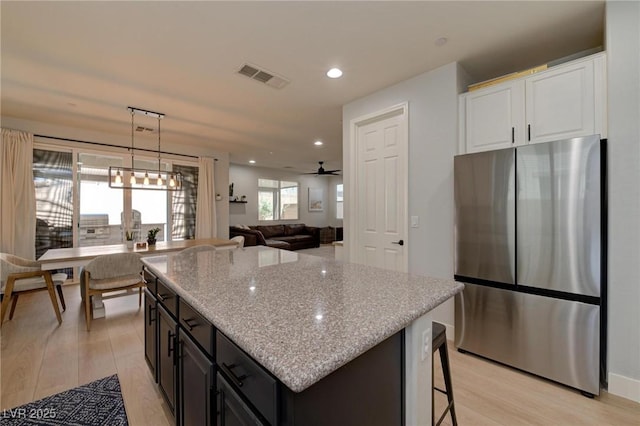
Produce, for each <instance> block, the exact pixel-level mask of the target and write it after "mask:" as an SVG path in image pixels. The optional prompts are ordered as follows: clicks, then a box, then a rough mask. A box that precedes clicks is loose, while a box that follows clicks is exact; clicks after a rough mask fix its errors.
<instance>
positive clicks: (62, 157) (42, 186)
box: [33, 149, 73, 259]
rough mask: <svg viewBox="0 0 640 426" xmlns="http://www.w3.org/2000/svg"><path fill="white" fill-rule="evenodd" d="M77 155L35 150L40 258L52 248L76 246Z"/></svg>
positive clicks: (38, 251)
mask: <svg viewBox="0 0 640 426" xmlns="http://www.w3.org/2000/svg"><path fill="white" fill-rule="evenodd" d="M72 161H73V155H72V154H71V152H57V151H47V150H43V149H34V150H33V181H34V184H35V187H36V259H38V258H40V256H42V255H43V254H44V253H45V252H46V251H47V250H49V249H50V248H67V247H72V246H73V202H72V201H73V162H72Z"/></svg>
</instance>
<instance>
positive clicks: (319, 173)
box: [303, 161, 340, 176]
mask: <svg viewBox="0 0 640 426" xmlns="http://www.w3.org/2000/svg"><path fill="white" fill-rule="evenodd" d="M318 164H320V167H318V171H317V172H311V173H303V174H305V175H316V176H323V175H330V176H340V175H339V174H338V173H336V172H339V171H340V169H337V170H325V169H324V167H322V165H323V164H324V161H318Z"/></svg>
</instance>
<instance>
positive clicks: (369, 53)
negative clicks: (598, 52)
mask: <svg viewBox="0 0 640 426" xmlns="http://www.w3.org/2000/svg"><path fill="white" fill-rule="evenodd" d="M0 13H1V19H2V21H1V24H2V27H1V35H2V41H1V43H2V44H1V48H2V51H1V53H2V81H1V89H2V94H1V100H2V105H1V106H2V115H3V116H4V117H14V118H20V119H27V120H33V121H37V122H43V123H54V124H58V125H62V126H68V127H75V128H80V129H85V130H91V131H99V132H106V133H109V134H113V135H121V136H122V145H128V144H129V141H130V131H131V130H130V126H131V118H130V115H129V112H128V111H127V109H126V108H127V106H134V107H138V108H143V109H148V110H152V111H158V112H162V113H164V114H166V117H165V118H164V119H163V120H162V141H163V143H164V142H166V141H169V142H171V143H172V144H173V143H175V144H179V145H183V146H184V150H185V151H187V152H188V150H189V148H190V147H202V146H206V147H210V148H211V149H213V150H215V151H218V152H229V153H230V161H231V162H232V163H237V164H247V163H248V161H249V160H250V159H253V160H256V166H262V167H275V168H287V169H290V170H295V171H299V172H304V171H309V172H310V171H314V170H316V169H317V168H318V164H317V162H318V161H320V160H324V161H325V168H327V169H339V168H341V165H342V123H341V118H342V105H344V104H346V103H349V102H351V101H353V100H355V99H358V98H360V97H362V96H365V95H367V94H370V93H372V92H375V91H377V90H380V89H382V88H385V87H388V86H390V85H393V84H395V83H398V82H401V81H403V80H406V79H408V78H410V77H413V76H416V75H418V74H421V73H423V72H426V71H429V70H432V69H434V68H437V67H439V66H441V65H445V64H447V63H450V62H452V61H459V62H460V64H461V65H462V66H463V68H464V69H465V70H466V71H467V72H468V73H469V74H470V75H471V77H472V79H473V81H476V82H477V81H482V80H486V79H489V78H493V77H496V76H500V75H503V74H506V73H510V72H514V71H518V70H522V69H526V68H529V67H532V66H535V65H539V64H542V63H546V62H548V61H550V60H554V59H557V58H561V57H564V56H567V55H570V54H573V53H575V52H579V51H583V50H586V49H591V48H594V47H597V46H601V45H602V44H603V26H604V2H603V1H587V2H582V1H568V2H561V1H551V2H542V1H534V2H522V1H510V2H502V1H499V2H482V1H472V2H461V1H446V2H397V1H387V2H368V1H357V2H344V1H337V2H329V1H316V2H310V1H300V2H270V1H258V2H245V1H233V2H177V1H174V2H10V1H2V2H1V3H0ZM440 37H446V38H447V40H448V42H447V43H446V44H444V45H443V46H440V47H439V46H436V44H435V40H436V39H438V38H440ZM245 63H250V64H253V65H257V66H259V67H262V68H264V69H266V70H268V71H270V72H271V73H274V74H276V75H278V76H281V77H284V78H286V79H287V80H289V81H290V83H289V84H288V85H286V86H285V87H284V88H282V89H275V88H272V87H269V86H267V85H264V84H262V83H259V82H256V81H254V80H251V79H249V78H247V77H244V76H241V75H239V74H238V73H237V71H238V70H239V69H240V68H241V66H242V65H243V64H245ZM334 66H337V67H340V68H341V69H342V70H343V71H344V76H343V77H342V78H340V79H335V80H332V79H329V78H327V77H326V76H325V73H326V71H327V70H328V69H329V68H331V67H334ZM144 125H145V126H148V127H152V128H154V129H155V127H156V126H154V121H153V120H150V123H145V124H144ZM318 139H319V140H322V141H323V142H324V145H323V146H322V147H320V148H318V147H315V146H314V145H313V142H314V141H315V140H318ZM98 142H100V141H98Z"/></svg>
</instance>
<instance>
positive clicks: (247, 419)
mask: <svg viewBox="0 0 640 426" xmlns="http://www.w3.org/2000/svg"><path fill="white" fill-rule="evenodd" d="M217 381H218V386H217V389H218V392H217V393H218V398H219V401H218V413H217V421H216V425H217V426H256V425H257V426H260V425H263V423H262V422H261V421H260V420H259V419H258V417H257V416H256V415H255V414H254V413H253V410H252V409H251V408H250V407H249V406H248V405H247V404H246V403H245V402H244V401H243V400H242V398H241V397H240V396H239V395H238V394H237V393H236V391H234V390H233V388H232V387H231V385H229V384H228V383H227V381H226V380H225V378H224V377H222V375H220V374H219V373H218V376H217Z"/></svg>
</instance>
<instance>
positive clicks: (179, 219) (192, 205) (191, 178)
mask: <svg viewBox="0 0 640 426" xmlns="http://www.w3.org/2000/svg"><path fill="white" fill-rule="evenodd" d="M173 170H174V171H176V172H180V173H182V189H181V190H180V191H175V192H173V193H172V195H173V197H172V201H171V212H172V215H173V227H172V229H171V238H172V239H173V240H188V239H191V238H195V237H196V204H197V201H198V168H197V167H192V166H181V165H177V164H174V165H173Z"/></svg>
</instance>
